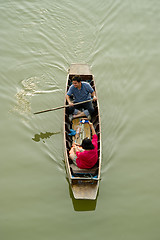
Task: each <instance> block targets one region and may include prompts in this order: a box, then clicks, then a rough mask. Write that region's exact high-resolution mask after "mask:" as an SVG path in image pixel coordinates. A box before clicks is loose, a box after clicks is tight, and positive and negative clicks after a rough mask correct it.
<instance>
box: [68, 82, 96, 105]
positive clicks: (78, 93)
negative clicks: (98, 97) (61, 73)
mask: <svg viewBox="0 0 160 240" xmlns="http://www.w3.org/2000/svg"><path fill="white" fill-rule="evenodd" d="M93 92H94V90H93V88H92V87H91V85H90V84H89V83H87V82H81V89H78V88H75V87H74V85H71V86H70V88H69V90H68V92H67V95H68V96H72V95H73V97H74V102H75V103H76V102H83V101H86V100H90V99H91V93H93Z"/></svg>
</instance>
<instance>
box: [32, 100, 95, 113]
mask: <svg viewBox="0 0 160 240" xmlns="http://www.w3.org/2000/svg"><path fill="white" fill-rule="evenodd" d="M91 101H92V99H90V100H86V101H83V102H78V103H74V104H73V106H76V105H79V104H83V103H87V102H91ZM66 107H70V105H64V106H60V107H56V108H51V109H47V110H43V111H40V112H35V113H34V114H39V113H45V112H50V111H54V110H58V109H62V108H66Z"/></svg>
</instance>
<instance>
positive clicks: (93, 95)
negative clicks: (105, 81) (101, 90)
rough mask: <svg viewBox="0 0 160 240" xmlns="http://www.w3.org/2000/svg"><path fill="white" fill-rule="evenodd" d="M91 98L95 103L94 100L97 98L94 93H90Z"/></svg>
mask: <svg viewBox="0 0 160 240" xmlns="http://www.w3.org/2000/svg"><path fill="white" fill-rule="evenodd" d="M91 96H92V97H93V101H96V100H97V97H96V93H95V91H94V92H92V94H91Z"/></svg>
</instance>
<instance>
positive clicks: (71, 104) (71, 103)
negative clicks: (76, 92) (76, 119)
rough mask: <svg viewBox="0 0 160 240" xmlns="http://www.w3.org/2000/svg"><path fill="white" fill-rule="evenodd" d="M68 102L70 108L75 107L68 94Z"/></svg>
mask: <svg viewBox="0 0 160 240" xmlns="http://www.w3.org/2000/svg"><path fill="white" fill-rule="evenodd" d="M66 100H67V102H68V104H69V105H70V106H73V105H74V104H73V102H71V100H70V97H69V95H67V94H66Z"/></svg>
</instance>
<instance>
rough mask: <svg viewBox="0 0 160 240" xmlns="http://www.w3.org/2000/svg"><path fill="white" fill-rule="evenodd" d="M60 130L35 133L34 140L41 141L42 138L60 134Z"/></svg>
mask: <svg viewBox="0 0 160 240" xmlns="http://www.w3.org/2000/svg"><path fill="white" fill-rule="evenodd" d="M59 133H60V132H54V133H52V132H46V133H42V132H41V133H40V134H35V135H34V137H33V138H32V140H33V141H35V142H39V141H40V140H41V139H47V138H50V137H51V136H53V135H56V134H59Z"/></svg>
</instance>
